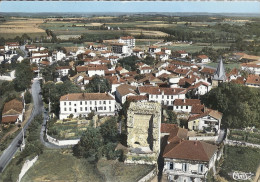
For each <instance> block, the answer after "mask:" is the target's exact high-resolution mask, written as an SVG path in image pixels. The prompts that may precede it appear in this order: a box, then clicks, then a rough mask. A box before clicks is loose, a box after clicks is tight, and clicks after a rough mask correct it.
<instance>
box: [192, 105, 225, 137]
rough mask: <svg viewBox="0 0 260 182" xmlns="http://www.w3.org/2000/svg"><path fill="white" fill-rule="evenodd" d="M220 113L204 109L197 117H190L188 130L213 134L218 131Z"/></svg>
mask: <svg viewBox="0 0 260 182" xmlns="http://www.w3.org/2000/svg"><path fill="white" fill-rule="evenodd" d="M221 119H222V113H220V112H218V111H216V110H212V109H208V108H204V112H203V113H202V114H198V115H192V116H190V117H189V119H188V129H189V130H194V131H203V132H214V133H218V132H219V131H220V124H221Z"/></svg>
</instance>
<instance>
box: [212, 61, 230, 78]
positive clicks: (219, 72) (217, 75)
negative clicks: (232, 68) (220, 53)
mask: <svg viewBox="0 0 260 182" xmlns="http://www.w3.org/2000/svg"><path fill="white" fill-rule="evenodd" d="M226 79H227V78H226V72H225V67H224V64H223V61H222V58H220V61H219V63H218V68H217V70H216V72H215V74H214V76H213V79H212V80H218V81H223V82H225V81H226Z"/></svg>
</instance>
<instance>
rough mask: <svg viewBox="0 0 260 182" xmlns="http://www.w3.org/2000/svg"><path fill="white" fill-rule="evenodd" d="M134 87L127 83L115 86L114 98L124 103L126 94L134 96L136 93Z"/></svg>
mask: <svg viewBox="0 0 260 182" xmlns="http://www.w3.org/2000/svg"><path fill="white" fill-rule="evenodd" d="M135 90H136V87H135V86H132V85H128V84H122V85H119V86H118V87H117V88H116V93H115V95H116V98H117V100H118V101H119V102H120V103H121V104H124V103H125V101H126V98H127V96H134V95H137V93H136V92H135Z"/></svg>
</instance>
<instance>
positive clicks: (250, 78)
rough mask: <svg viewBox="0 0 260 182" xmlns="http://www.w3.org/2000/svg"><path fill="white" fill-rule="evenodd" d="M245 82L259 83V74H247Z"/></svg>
mask: <svg viewBox="0 0 260 182" xmlns="http://www.w3.org/2000/svg"><path fill="white" fill-rule="evenodd" d="M246 84H254V85H260V76H258V75H248V77H247V79H246Z"/></svg>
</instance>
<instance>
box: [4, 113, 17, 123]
mask: <svg viewBox="0 0 260 182" xmlns="http://www.w3.org/2000/svg"><path fill="white" fill-rule="evenodd" d="M17 118H18V115H16V116H2V123H15V122H16V121H17Z"/></svg>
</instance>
